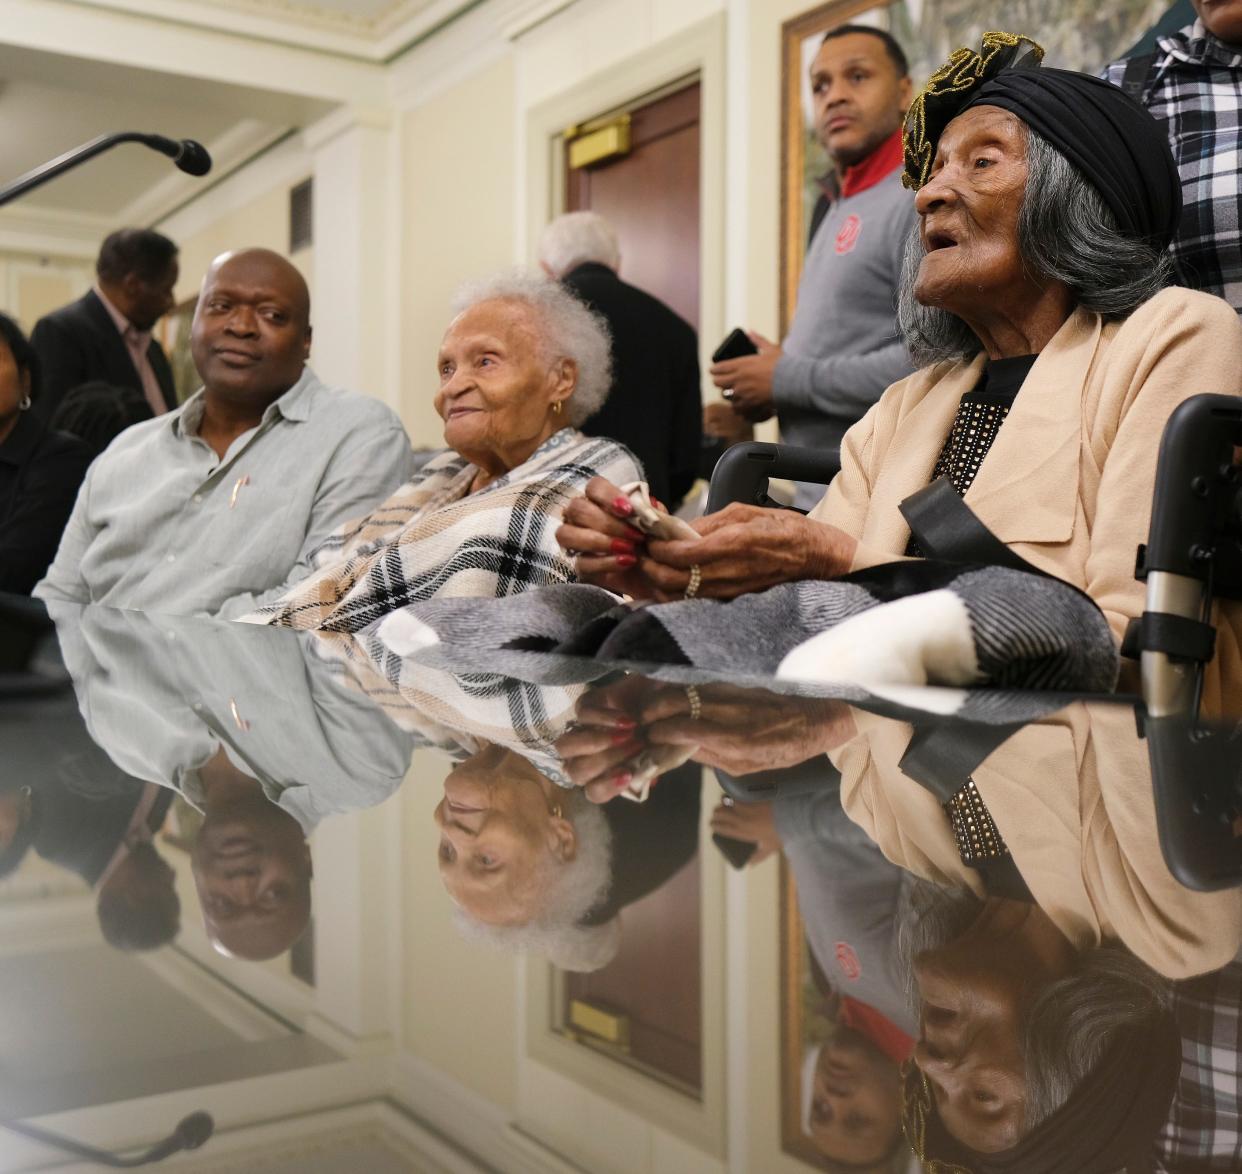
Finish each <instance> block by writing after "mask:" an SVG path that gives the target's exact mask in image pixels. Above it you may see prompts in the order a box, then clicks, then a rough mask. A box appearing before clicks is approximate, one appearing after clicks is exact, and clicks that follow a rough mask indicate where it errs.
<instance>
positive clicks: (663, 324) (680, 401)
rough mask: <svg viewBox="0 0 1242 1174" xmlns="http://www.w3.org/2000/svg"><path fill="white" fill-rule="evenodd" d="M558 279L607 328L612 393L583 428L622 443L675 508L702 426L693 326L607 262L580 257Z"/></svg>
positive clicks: (693, 464) (690, 475)
mask: <svg viewBox="0 0 1242 1174" xmlns="http://www.w3.org/2000/svg"><path fill="white" fill-rule="evenodd" d="M564 283H565V285H566V286H567V287H568V288H569V290H570V292H572V293H573V294H575V295H576V296H577V297H579V298H581V299H582V301H584V302H586V304H587V305H588V306H590V307H591V309H593V310H595V311H597V312H598V313H599V314H601V315H602V316H603V317H604V318H605V319H607V321H608V326H609V329H610V330H611V331H612V365H613V370H612V393H611V394H610V395H609V397H608V401H607V403H605V404H604V406H603V407H602V408H601V409H600V410H599V411H598V412H596V413H595V415H594V416H592V417H591V418H590V419H589V420H588V421H587V422H586V423H585V424H584V425H583V426H582V431H583V432H585V433H586V434H587V435H588V436H610V437H612V439H613V440H619V441H620V442H621V443H622V444H624V445H625V446H626V447H628V448H629V449H630V450H631V451H632V452H633V453H634V455H635V456H636V457H638V459H639V460H640V461H641V462H642V465H643V469H644V470H645V471H646V476H647V484H648V485H650V486H651V492H652V493H653V494H654V495H655V496H656V497H657V498H659V499H660V501H662V502H664V504H665V505H667V506H668V508H669V509H670V510H672V509H676V508H677V506H678V504H679V503H680V502H681V499H682V498H683V497H685V496H686V493H687V492H688V491H689V489H690V486H691V485H693V484H694V480H695V477H696V476H697V474H698V460H699V443H700V440H701V438H702V433H703V404H702V396H701V394H700V390H699V349H698V339H697V336H696V335H695V333H694V329H693V327H691V326H690V324H689V323H688V322H686V321H684V320H683V319H682V318H679V317H678V316H677V315H676V314H674V313H673V311H672V310H670V309H669V308H668V307H667V306H666V305H665V304H664V303H663V302H661V301H659V300H657V299H656V298H653V297H652V296H651V295H650V294H647V293H643V291H642V290H641V289H636V288H635V287H634V286H632V285H627V284H626V283H625V282H624V281H622V280H621V279H620V278H619V277H618V276H617V275H616V274H615V273H614V272H613V271H612V270H611V269H609V268H608V267H607V266H606V265H596V264H594V263H588V264H586V265H579V266H578V267H577V268H576V269H574V270H573V271H572V272H571V273H568V274H566V275H565V278H564Z"/></svg>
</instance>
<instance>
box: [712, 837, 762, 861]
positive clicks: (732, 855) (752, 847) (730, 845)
mask: <svg viewBox="0 0 1242 1174" xmlns="http://www.w3.org/2000/svg"><path fill="white" fill-rule="evenodd" d="M712 843H713V844H715V845H716V847H717V848H719V849H720V854H721V855H722V856H723V857H724V858H725V859H726V860H727V861H728V862H729V863H730V864H731V865H732V866H733V867H734V868H745V867H746V861H748V860H749V859H750V858H751V857H752V856H753V855H754V854H755V852H756V851H757V850H758V848H759V845H758V844H756V843H754V842H753V841H751V840H735V839H734V838H733V837H732V836H718V835H715V834H713V835H712Z"/></svg>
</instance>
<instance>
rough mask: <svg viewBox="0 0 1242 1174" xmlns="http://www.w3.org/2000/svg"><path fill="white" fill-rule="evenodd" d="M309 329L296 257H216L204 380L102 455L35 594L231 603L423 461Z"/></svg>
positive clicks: (294, 567) (268, 584) (207, 609)
mask: <svg viewBox="0 0 1242 1174" xmlns="http://www.w3.org/2000/svg"><path fill="white" fill-rule="evenodd" d="M310 342H311V327H310V298H309V294H308V293H307V290H306V284H305V282H304V281H303V280H302V277H301V275H300V274H299V273H298V271H297V270H296V269H295V268H294V267H293V266H292V265H291V264H290V263H289V262H288V261H287V260H285V259H284V258H283V257H280V256H279V255H278V254H276V253H270V252H268V251H267V250H263V249H249V250H245V251H243V252H238V253H226V254H224V255H223V256H221V257H218V258H217V259H216V260H215V261H214V262H213V263H212V265H211V268H210V269H209V270H208V272H207V276H206V278H205V279H204V282H203V289H202V293H201V295H200V297H199V303H198V309H197V310H196V312H195V316H194V325H193V327H192V331H191V350H192V352H193V355H194V362H195V365H196V366H197V367H198V370H199V374H200V375H201V376H202V377H203V384H204V386H203V387H202V388H201V389H200V390H199V391H198V392H196V393H195V394H194V395H193V396H192V397H191V398H190V399H189V400H188V401H187V402H186V403H184V404H183V405H182V406H181V407H180V408H178V409H177V410H176V411H174V412H170V413H169V414H168V415H166V416H161V417H158V418H156V419H154V420H148V421H145V422H143V423H141V424H138V425H135V426H134V427H132V428H129V429H127V430H126V431H125V432H122V433H121V435H120V436H118V437H117V438H116V440H115V441H113V443H112V444H111V445H110V446H109V447H108V449H107V450H106V451H105V452H104V453H103V454H102V455H101V456H100V457H99V458H98V459H97V460H96V461H95V463H94V464H93V465H92V466H91V468H90V471H89V472H88V473H87V475H86V480H85V481H84V482H83V485H82V488H81V491H80V492H79V494H78V499H77V503H76V505H75V506H74V510H73V515H72V516H71V518H70V519H69V524H68V526H67V527H66V528H65V533H64V537H63V538H62V539H61V544H60V549H59V550H58V552H57V555H56V558H55V560H54V562H53V563H52V566H51V568H50V570H49V571H48V573H47V576H46V578H44V579H43V581H42V582H41V583H39V584H38V586H37V587H36V588H35V591H34V594H35V595H36V596H38V597H39V598H41V599H48V600H51V599H59V600H67V601H72V602H77V603H102V604H107V605H109V606H112V607H121V608H129V609H136V610H141V611H153V612H165V613H172V614H213V615H216V614H218V615H222V616H225V617H234V616H238V615H243V614H245V613H246V612H249V611H253V610H254V609H255V608H256V607H258V606H259V605H261V604H263V603H265V602H268V601H269V600H272V599H275V598H276V597H278V596H279V595H281V594H283V593H284V592H285V591H286V590H288V588H289V587H291V586H292V585H293V584H294V583H296V582H298V581H299V580H301V579H303V578H305V577H306V575H307V574H308V573H309V571H310V569H311V556H312V555H313V553H314V551H315V550H316V549H317V548H318V547H319V546H320V544H321V543H322V542H323V541H324V539H326V538H327V537H328V535H329V534H331V533H332V532H333V531H334V530H335V529H337V528H338V527H339V526H341V525H343V524H344V523H345V522H347V521H349V520H350V519H352V518H355V517H358V516H359V515H362V514H366V513H368V512H369V511H370V510H371V509H372V508H373V507H374V506H375V505H377V504H378V503H379V502H381V501H383V500H384V499H385V498H387V497H388V496H389V494H391V493H392V491H393V490H394V489H396V488H397V487H398V486H399V485H400V484H401V483H402V482H404V481H406V480H407V479H408V478H409V477H410V476H411V475H412V473H413V471H414V458H413V454H412V452H411V449H410V443H409V439H408V438H407V437H406V434H405V430H404V429H403V428H402V426H401V422H400V420H398V418H397V416H396V414H395V413H394V412H393V411H392V410H391V409H390V408H388V407H386V406H385V405H384V404H382V403H380V402H379V401H378V400H375V399H372V398H370V397H367V396H363V395H358V394H356V393H354V392H350V391H345V390H342V389H340V388H332V387H328V386H326V385H325V384H323V383H322V382H321V381H320V380H319V379H318V378H317V377H316V375H315V374H314V372H313V371H311V369H310V368H309V367H307V366H306V360H307V358H308V357H309V353H310Z"/></svg>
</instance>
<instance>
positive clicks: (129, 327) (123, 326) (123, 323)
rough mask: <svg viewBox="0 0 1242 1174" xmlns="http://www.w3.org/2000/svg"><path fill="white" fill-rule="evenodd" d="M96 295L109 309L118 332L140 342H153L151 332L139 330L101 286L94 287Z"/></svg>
mask: <svg viewBox="0 0 1242 1174" xmlns="http://www.w3.org/2000/svg"><path fill="white" fill-rule="evenodd" d="M94 290H95V296H96V297H97V298H98V299H99V300H100V301H101V302H103V308H104V309H105V310H107V311H108V317H109V318H111V319H112V322H113V324H114V325H115V326H116V328H117V332H118V333H119V334H120V335H121V336H122V337H123V338H126V339H130V338H133V339H136V340H138V341H139V342H143V343H146V344H147V345H148V346H149V345H150V343H151V332H150V331H149V330H139V329H138V327H137V326H135V325H134V324H133V323H132V322H131V321H130V320H129V319H128V318H126V317H125V315H124V314H122V313H121V311H120V310H118V309H117V308H116V307H115V306H114V305H113V304H112V303H111V302H110V301H108V295H107V294H105V293H104V291H103V290H102V289H100V288H99V286H95V287H94Z"/></svg>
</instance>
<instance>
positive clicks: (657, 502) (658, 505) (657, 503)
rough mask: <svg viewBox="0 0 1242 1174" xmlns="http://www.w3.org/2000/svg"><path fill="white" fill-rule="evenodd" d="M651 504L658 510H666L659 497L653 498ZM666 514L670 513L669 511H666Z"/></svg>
mask: <svg viewBox="0 0 1242 1174" xmlns="http://www.w3.org/2000/svg"><path fill="white" fill-rule="evenodd" d="M651 504H652V505H653V506H655V508H656V509H658V510H663V509H664V503H663V502H662V501H661V500H660V499H659V498H658V497H653V498H652V499H651ZM664 512H665V513H667V512H668V511H667V510H665V511H664Z"/></svg>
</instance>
